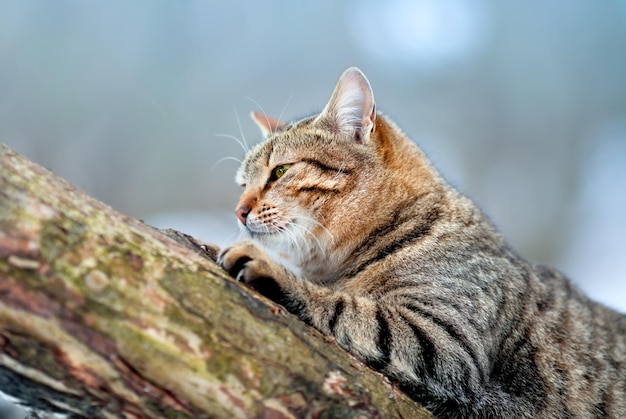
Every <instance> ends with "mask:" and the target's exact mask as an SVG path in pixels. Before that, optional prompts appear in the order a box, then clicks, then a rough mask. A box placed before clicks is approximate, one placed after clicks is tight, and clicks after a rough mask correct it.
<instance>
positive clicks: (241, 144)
mask: <svg viewBox="0 0 626 419" xmlns="http://www.w3.org/2000/svg"><path fill="white" fill-rule="evenodd" d="M215 136H216V137H219V138H228V139H230V140H233V141H235V142H236V143H237V144H239V146H240V147H241V148H242V149H243V152H244V153H247V152H248V144H246V143H245V142H244V141H243V140H241V139H239V138H237V137H235V136H234V135H230V134H215Z"/></svg>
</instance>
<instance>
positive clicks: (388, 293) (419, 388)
mask: <svg viewBox="0 0 626 419" xmlns="http://www.w3.org/2000/svg"><path fill="white" fill-rule="evenodd" d="M255 119H256V120H257V122H258V123H259V125H260V126H261V128H262V129H263V130H264V131H265V132H266V134H267V135H268V138H267V140H266V141H265V142H263V143H261V144H259V145H258V146H256V147H255V148H254V149H253V150H251V151H250V152H249V153H248V155H247V157H246V159H245V161H244V163H243V165H242V167H241V169H240V171H239V173H238V182H239V183H240V184H241V185H242V186H244V187H245V189H244V192H243V195H242V198H241V200H240V202H239V204H238V208H237V211H236V212H237V216H238V217H239V219H240V221H241V224H242V225H245V231H246V232H247V234H249V236H250V237H251V238H252V239H253V240H255V241H257V242H258V243H260V244H261V245H263V246H265V247H268V248H270V249H273V250H275V251H276V252H278V253H280V254H283V255H284V256H285V257H286V258H288V259H289V260H290V261H291V263H293V264H295V265H297V266H298V267H299V268H300V269H301V272H302V273H301V275H296V274H294V273H292V272H290V271H289V270H287V269H286V268H284V267H283V266H282V265H279V264H277V263H276V262H274V261H273V260H272V259H271V258H270V257H269V256H268V255H267V254H266V253H265V252H264V251H263V250H261V249H260V248H259V247H258V246H257V245H255V244H254V243H253V242H251V241H244V242H241V243H237V244H235V245H233V246H231V247H229V248H227V249H225V250H224V251H223V252H222V254H221V255H220V263H221V264H222V265H223V266H224V267H225V269H227V270H228V271H229V272H231V274H233V275H234V276H236V277H238V278H239V279H241V280H243V281H245V282H246V283H247V284H249V285H250V286H252V287H253V288H255V289H257V290H259V291H260V292H262V293H263V294H265V295H266V296H268V297H270V298H272V299H274V300H275V301H277V302H279V303H281V304H283V305H285V306H286V307H287V308H288V309H289V310H290V311H291V312H293V313H295V314H297V315H298V316H299V317H300V318H301V319H303V320H304V321H306V322H307V323H309V324H311V325H313V326H314V327H316V328H317V329H319V330H320V331H322V332H323V333H325V334H327V335H330V336H333V337H335V338H336V340H337V342H338V343H339V344H340V345H341V346H342V347H344V348H346V349H347V350H348V351H350V352H351V353H353V354H354V355H355V356H357V357H359V358H360V359H362V360H364V361H365V362H367V363H368V364H370V365H371V366H372V367H374V368H375V369H377V370H379V371H381V372H383V373H384V374H385V375H387V376H389V377H390V378H391V379H392V380H394V381H397V382H399V383H400V385H401V387H402V388H403V389H405V390H406V391H407V392H408V393H409V394H410V395H412V396H413V397H415V398H416V399H417V400H419V401H420V402H422V403H423V404H424V405H425V406H426V407H428V408H430V409H431V410H432V411H433V412H434V413H435V414H437V415H441V416H451V417H571V416H573V417H606V416H608V417H620V416H626V316H624V315H621V314H619V313H616V312H613V311H610V310H609V309H607V308H604V307H603V306H601V305H599V304H596V303H594V302H591V301H589V300H588V299H587V298H586V297H585V296H583V295H582V294H581V293H580V292H579V291H578V290H576V289H575V288H574V287H573V285H572V284H571V283H570V282H569V281H568V280H567V279H565V278H564V277H563V276H562V275H561V274H560V273H558V272H556V271H555V270H552V269H550V268H547V267H543V266H538V265H533V264H531V263H529V262H527V261H525V260H524V259H522V258H520V257H519V256H518V255H516V254H515V253H514V252H513V251H512V250H511V249H510V248H509V246H508V245H507V244H506V242H505V241H504V239H503V238H502V237H501V235H500V234H499V233H498V232H497V231H496V230H495V229H494V227H493V226H492V225H491V224H490V223H489V221H488V220H487V219H486V218H485V217H484V216H483V214H482V213H481V212H480V210H479V209H477V207H475V206H474V205H473V204H472V203H471V201H469V200H468V199H467V198H465V197H463V196H462V195H460V194H459V193H458V192H456V191H455V190H454V189H453V188H452V187H450V186H449V185H448V184H447V183H446V182H445V181H444V180H443V179H442V178H441V177H440V176H439V174H438V173H437V172H436V170H435V169H434V168H433V167H432V166H431V164H430V163H429V162H428V160H427V159H426V157H425V156H424V154H423V153H422V152H421V151H420V150H419V149H418V148H417V147H416V146H415V145H414V144H413V143H412V142H411V141H410V140H409V139H408V138H407V137H406V136H405V135H404V134H403V133H402V132H401V131H400V130H399V129H398V128H397V127H396V126H395V124H393V122H391V121H390V120H389V119H387V118H385V117H383V116H381V115H380V114H377V113H376V110H375V106H374V101H373V96H372V92H371V89H370V87H369V83H368V82H367V80H366V79H365V77H364V76H363V74H362V73H361V72H360V71H359V70H357V69H349V70H347V71H346V72H345V73H344V74H343V75H342V77H341V79H340V81H339V83H338V85H337V87H336V89H335V92H334V93H333V96H332V98H331V100H330V102H329V103H328V105H327V106H326V108H325V109H324V110H323V111H322V113H321V114H320V115H316V116H313V117H310V118H305V119H303V120H300V121H297V122H295V123H293V124H288V125H286V124H283V123H281V122H280V121H277V120H274V119H271V118H266V117H264V116H261V115H256V117H255Z"/></svg>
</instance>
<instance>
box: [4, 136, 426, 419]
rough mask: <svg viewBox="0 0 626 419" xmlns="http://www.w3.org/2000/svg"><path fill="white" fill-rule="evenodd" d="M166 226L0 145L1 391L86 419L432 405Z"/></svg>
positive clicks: (392, 412)
mask: <svg viewBox="0 0 626 419" xmlns="http://www.w3.org/2000/svg"><path fill="white" fill-rule="evenodd" d="M170 236H172V237H174V238H178V239H179V240H173V239H172V237H168V236H167V235H166V234H163V232H160V231H158V230H156V229H153V228H151V227H150V226H148V225H145V224H143V223H142V222H140V221H138V220H135V219H132V218H130V217H127V216H125V215H122V214H120V213H118V212H116V211H114V210H113V209H112V208H110V207H108V206H106V205H104V204H102V203H100V202H98V201H96V200H94V199H92V198H90V197H88V196H86V195H85V194H83V193H82V192H80V191H79V190H77V189H76V188H75V187H73V186H72V185H70V184H68V183H67V182H65V181H63V180H62V179H59V178H58V177H56V176H54V175H53V174H52V173H50V172H48V171H47V170H45V169H43V168H41V167H39V166H37V165H35V164H33V163H31V162H29V161H28V160H26V159H25V158H24V157H22V156H20V155H19V154H17V153H15V152H13V151H11V150H10V149H8V148H7V147H5V146H0V390H2V391H4V392H5V393H7V394H11V395H14V396H16V397H18V398H20V399H22V400H23V401H24V402H25V404H26V405H28V406H31V407H35V408H40V409H43V410H47V411H59V412H66V413H70V414H72V415H75V416H77V417H90V418H91V417H116V418H117V417H131V418H133V417H177V418H178V417H211V418H213V417H215V418H233V417H239V418H248V417H265V418H288V417H381V418H393V417H403V418H420V417H430V415H429V413H428V412H427V411H426V410H424V409H423V408H421V407H420V406H419V405H418V404H416V403H415V402H413V401H412V400H410V399H409V398H407V397H406V396H405V395H404V394H402V393H401V392H399V391H397V390H396V389H395V388H394V387H393V386H392V385H390V384H389V383H388V382H387V381H386V380H385V379H384V378H383V377H382V376H381V375H380V374H377V373H375V372H373V371H371V370H370V369H368V368H367V367H365V366H364V365H363V364H361V363H360V362H358V361H357V360H356V359H354V358H352V357H351V356H350V355H348V354H347V353H346V352H345V351H343V350H341V349H340V348H339V347H338V346H337V345H336V344H335V343H334V342H332V341H329V340H328V339H325V338H324V337H323V336H321V335H320V334H319V333H318V332H317V331H315V330H314V329H312V328H310V327H308V326H306V325H305V324H304V323H302V322H300V321H299V320H298V319H297V318H295V317H294V316H292V315H290V314H287V313H286V312H285V311H284V310H283V309H281V308H280V307H279V306H277V305H275V304H273V303H271V302H270V301H268V300H265V299H264V298H262V297H260V296H259V295H257V294H256V293H254V292H253V291H250V290H248V289H247V288H245V287H243V286H242V285H240V284H239V283H237V282H235V281H234V280H233V279H231V278H230V277H228V276H227V275H226V274H225V273H224V272H223V271H222V270H221V269H219V268H218V267H217V266H216V265H215V264H214V263H213V262H212V261H211V260H210V259H209V258H208V257H206V255H203V254H202V251H201V249H196V251H194V250H193V249H192V247H193V244H194V241H193V240H189V239H186V238H185V236H184V235H181V234H175V233H170ZM185 242H187V245H185Z"/></svg>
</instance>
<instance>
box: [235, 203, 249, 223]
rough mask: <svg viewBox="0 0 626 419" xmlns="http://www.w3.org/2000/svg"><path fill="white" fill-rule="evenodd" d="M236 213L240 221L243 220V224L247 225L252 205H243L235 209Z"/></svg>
mask: <svg viewBox="0 0 626 419" xmlns="http://www.w3.org/2000/svg"><path fill="white" fill-rule="evenodd" d="M235 214H236V215H237V218H239V221H241V224H243V225H246V219H247V218H248V214H250V207H249V206H247V205H242V206H240V207H239V208H237V209H236V210H235Z"/></svg>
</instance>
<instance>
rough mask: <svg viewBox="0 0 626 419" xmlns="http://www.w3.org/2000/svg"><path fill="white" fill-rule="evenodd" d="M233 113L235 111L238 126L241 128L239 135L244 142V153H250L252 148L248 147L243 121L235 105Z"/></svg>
mask: <svg viewBox="0 0 626 419" xmlns="http://www.w3.org/2000/svg"><path fill="white" fill-rule="evenodd" d="M233 111H235V119H237V126H238V127H239V135H241V141H242V142H243V146H244V152H246V153H248V151H250V146H248V142H247V141H246V136H245V134H244V133H243V127H242V126H241V119H239V112H237V108H235V105H233Z"/></svg>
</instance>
